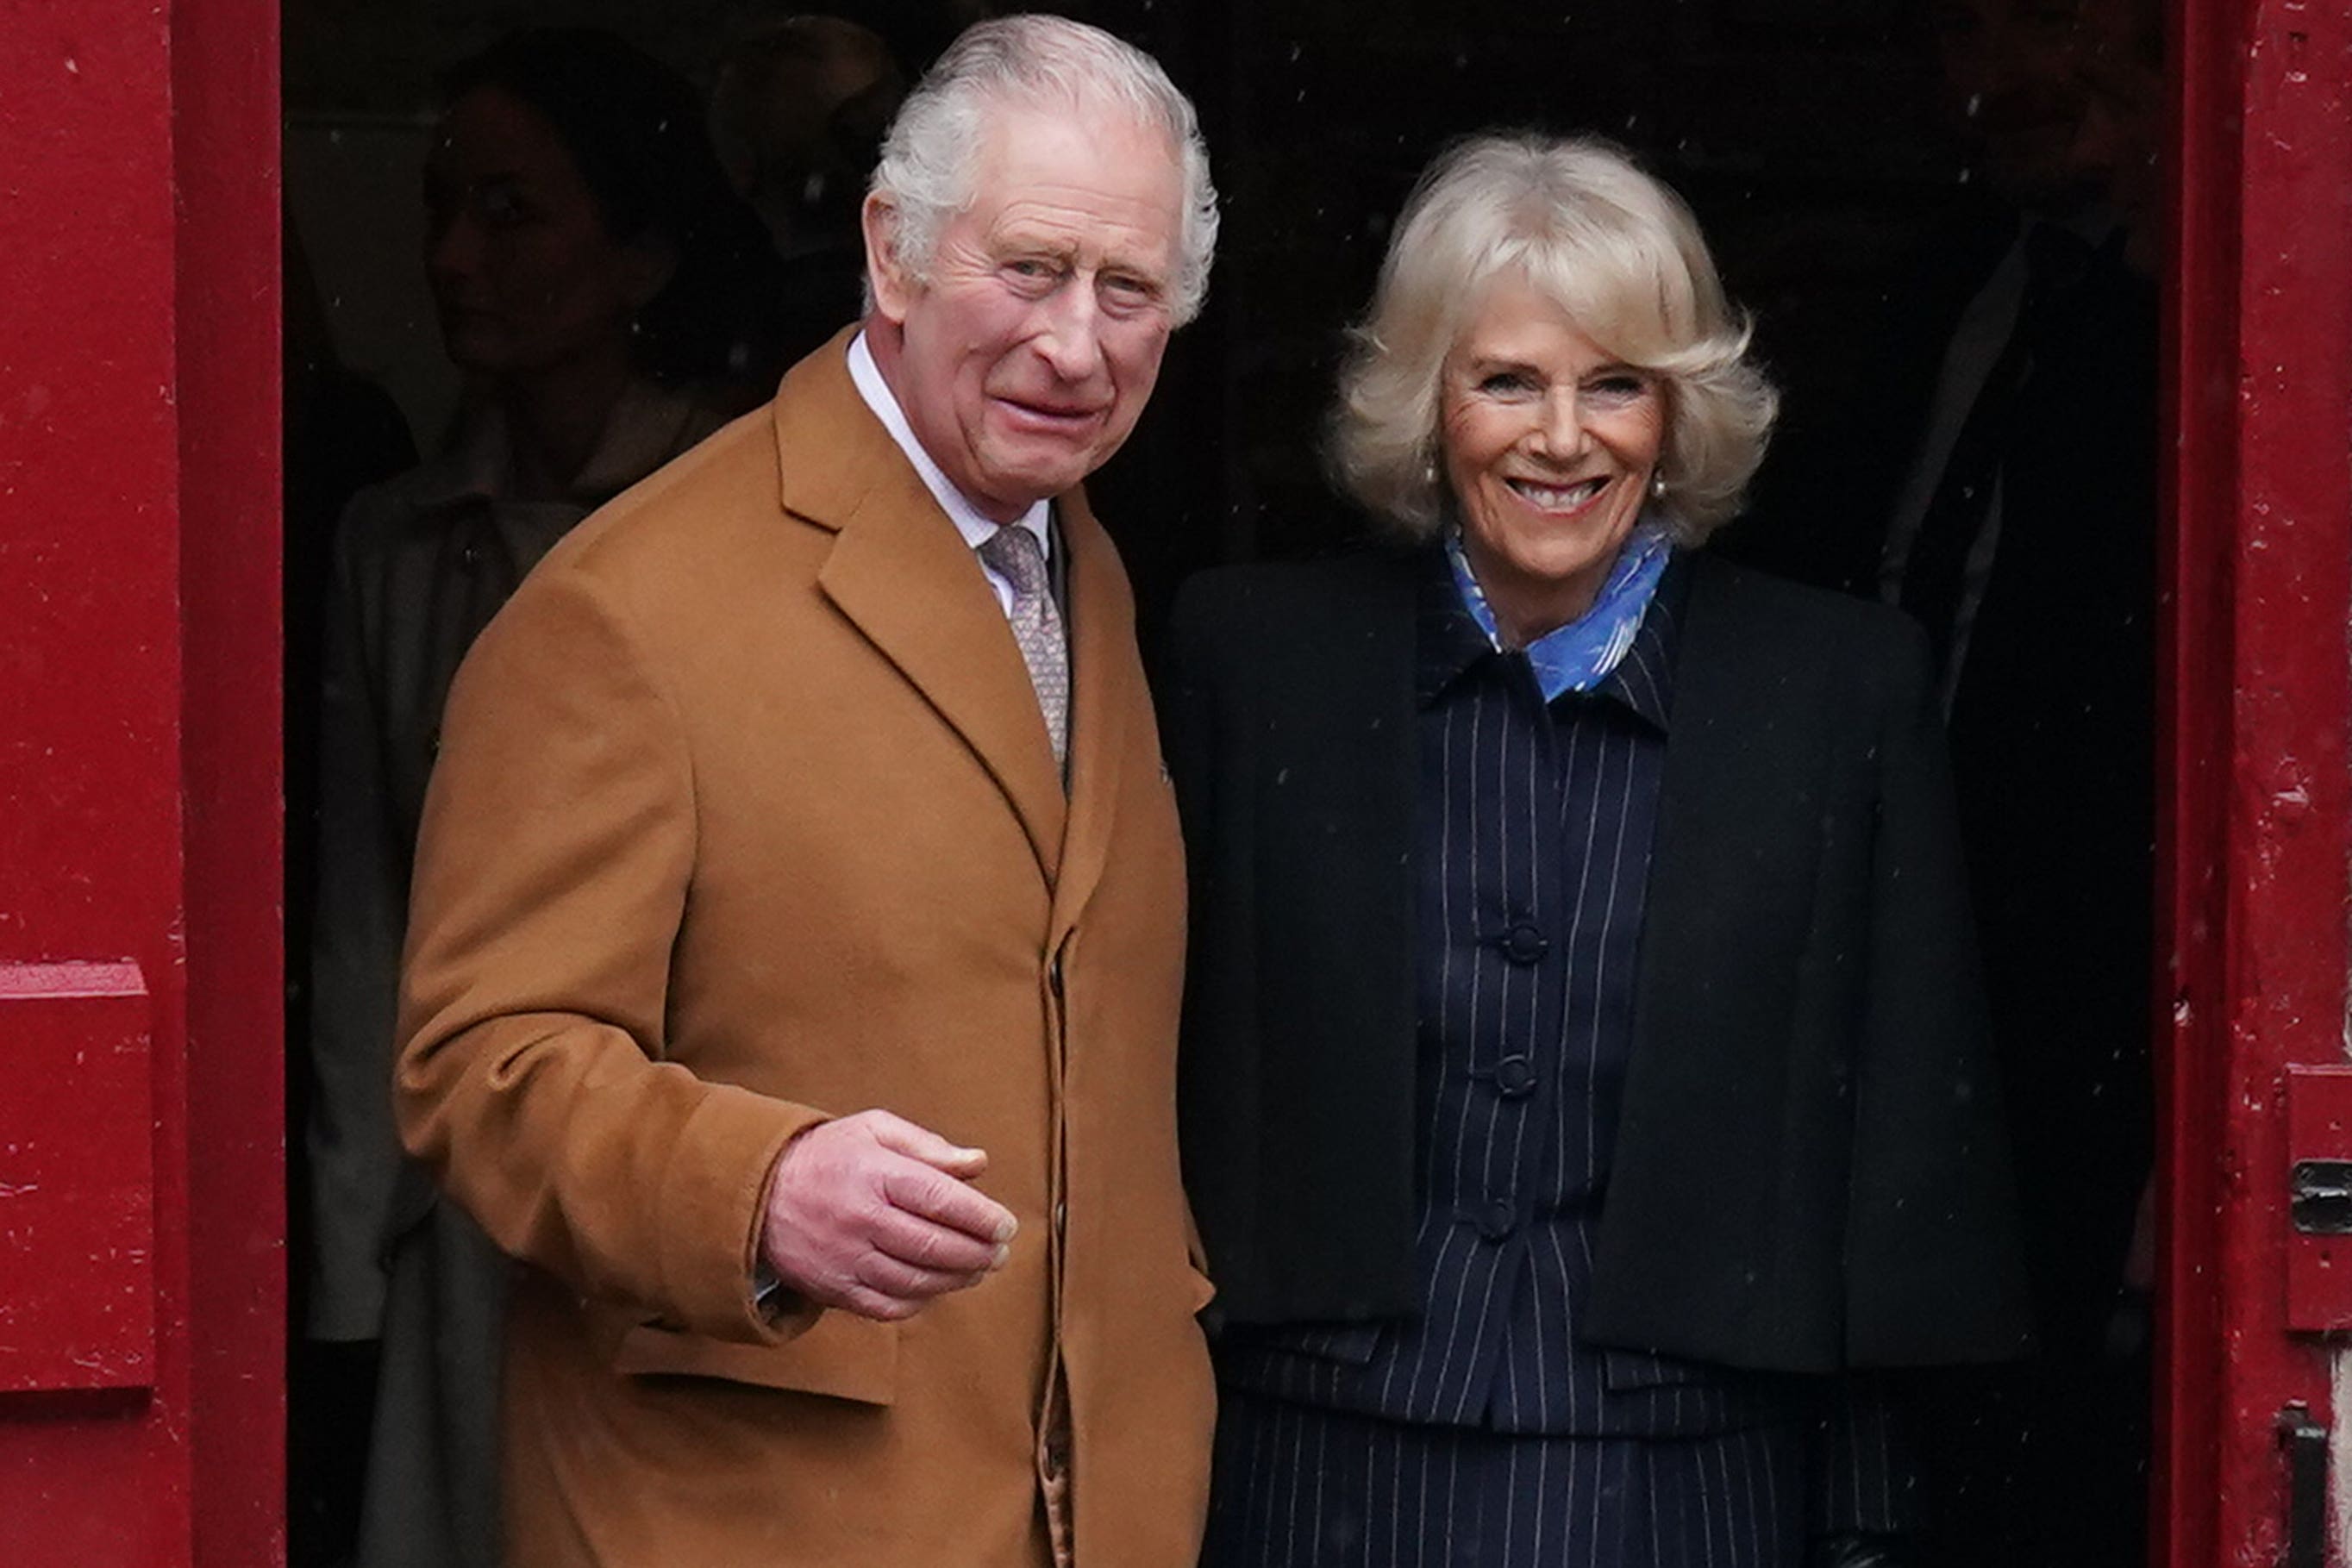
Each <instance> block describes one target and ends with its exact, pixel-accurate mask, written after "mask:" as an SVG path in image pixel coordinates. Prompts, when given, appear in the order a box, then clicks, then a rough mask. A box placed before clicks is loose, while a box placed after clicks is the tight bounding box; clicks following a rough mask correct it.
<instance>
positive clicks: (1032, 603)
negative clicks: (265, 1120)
mask: <svg viewBox="0 0 2352 1568" xmlns="http://www.w3.org/2000/svg"><path fill="white" fill-rule="evenodd" d="M980 559H982V560H984V561H986V562H987V563H988V565H989V567H990V569H991V570H993V571H994V572H995V573H996V575H997V576H999V577H1001V578H1003V579H1004V580H1005V581H1007V582H1009V583H1011V584H1012V585H1013V614H1012V616H1011V620H1012V622H1013V641H1014V642H1016V643H1020V644H1021V659H1022V662H1023V663H1024V664H1027V665H1028V666H1029V684H1030V685H1034V686H1035V687H1036V688H1037V706H1039V707H1040V708H1042V709H1044V710H1045V734H1046V736H1047V737H1048V738H1050V739H1051V740H1052V741H1053V743H1054V760H1055V761H1056V762H1060V761H1062V760H1064V759H1065V758H1066V757H1067V756H1068V754H1069V749H1070V649H1069V644H1068V643H1067V642H1066V641H1065V640H1064V638H1063V635H1062V612H1061V611H1060V609H1059V608H1058V607H1056V606H1055V603H1054V595H1053V592H1052V590H1051V588H1050V587H1049V585H1048V584H1047V582H1046V580H1045V547H1044V546H1043V545H1041V544H1039V543H1038V542H1037V536H1036V535H1035V534H1034V533H1033V532H1031V531H1030V530H1029V529H1027V528H1023V527H1022V526H1021V525H1020V524H1019V523H1006V524H1005V525H1003V527H1001V528H998V529H997V530H996V531H995V532H994V533H992V534H991V535H989V536H988V538H985V539H983V540H982V541H981V546H980Z"/></svg>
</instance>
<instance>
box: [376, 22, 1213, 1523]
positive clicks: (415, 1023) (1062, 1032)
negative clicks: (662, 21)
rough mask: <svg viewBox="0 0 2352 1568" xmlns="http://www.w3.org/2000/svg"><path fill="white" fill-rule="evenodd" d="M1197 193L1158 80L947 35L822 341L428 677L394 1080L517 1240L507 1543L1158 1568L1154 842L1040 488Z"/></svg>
mask: <svg viewBox="0 0 2352 1568" xmlns="http://www.w3.org/2000/svg"><path fill="white" fill-rule="evenodd" d="M1215 200H1216V197H1215V193H1214V191H1213V189H1212V188H1211V186H1210V183H1209V173H1208V159H1207V153H1206V151H1205V149H1204V148H1203V147H1202V142H1201V139H1200V133H1199V130H1198V127H1197V123H1196V121H1195V119H1194V116H1193V112H1192V105H1191V104H1190V103H1189V102H1188V101H1187V100H1186V99H1184V97H1183V96H1182V95H1181V93H1180V92H1178V91H1177V89H1175V87H1174V86H1173V85H1172V84H1171V82H1170V81H1169V79H1168V78H1167V76H1166V74H1165V73H1163V72H1162V71H1161V70H1160V68H1159V67H1158V66H1157V65H1156V64H1154V63H1153V62H1152V61H1151V60H1150V58H1149V57H1146V56H1144V55H1142V54H1141V53H1139V52H1138V51H1137V50H1135V49H1133V48H1131V47H1129V46H1128V45H1126V44H1123V43H1121V42H1119V41H1118V40H1117V39H1116V38H1113V37H1110V36H1109V35H1108V34H1106V33H1103V32H1100V31H1098V30H1097V29H1096V28H1093V27H1089V26H1084V25H1082V24H1079V23H1076V22H1071V21H1066V20H1063V19H1060V18H1056V17H1050V16H1018V17H1006V18H1002V19H999V20H995V21H991V22H986V23H982V24H981V25H980V26H976V27H974V28H972V29H971V30H970V31H969V32H967V33H965V34H964V35H963V36H962V37H961V38H960V39H959V40H958V41H957V42H956V43H955V44H954V45H953V46H952V47H950V49H949V50H948V51H947V53H946V54H944V55H943V56H942V57H940V60H939V61H938V63H937V64H936V65H935V66H934V67H933V68H932V69H931V71H930V72H929V73H928V74H927V75H926V76H925V78H923V80H922V81H921V83H920V84H919V85H918V87H917V88H916V89H915V91H914V92H913V93H912V94H911V95H910V96H909V97H908V99H907V102H906V105H905V107H904V108H903V109H902V110H900V112H899V115H898V120H896V121H895V122H894V124H893V125H892V128H891V130H890V132H889V135H888V137H887V141H886V142H885V145H884V151H883V156H882V160H881V162H880V165H879V166H878V168H877V172H876V174H875V178H874V185H873V189H872V191H871V192H870V193H868V195H867V197H866V205H865V209H864V233H865V239H866V263H867V271H868V277H869V280H870V283H871V289H872V295H873V308H872V309H871V310H870V311H868V312H867V313H866V317H865V319H864V321H863V322H862V324H860V325H858V326H857V327H856V328H855V329H849V330H845V331H844V332H843V333H842V334H841V335H839V336H838V337H836V338H835V340H833V341H832V342H830V343H828V344H827V345H825V346H824V348H822V349H820V350H818V351H817V352H816V353H815V354H814V355H812V356H811V357H809V358H808V359H806V360H803V361H801V362H800V364H799V365H797V366H796V367H795V368H794V369H793V371H791V372H790V373H788V374H787V375H786V377H785V378H784V381H783V383H782V387H781V388H780V389H779V390H778V392H777V394H776V399H775V402H773V403H772V404H771V405H770V406H769V407H768V408H766V409H764V410H761V411H760V412H759V413H755V414H754V415H752V416H751V417H750V418H748V419H744V420H740V421H738V422H737V423H735V424H733V425H731V426H730V427H729V428H728V429H727V430H726V431H724V432H722V433H720V434H719V435H718V436H716V437H714V438H713V439H712V440H710V441H709V442H708V443H706V444H704V445H703V446H702V447H701V448H700V449H699V450H698V451H697V452H695V453H694V454H693V455H691V456H690V457H688V458H687V459H686V460H685V461H684V462H682V463H679V464H677V465H674V466H672V467H671V468H669V469H668V470H667V471H665V472H664V473H662V474H660V475H657V476H655V477H654V478H653V479H652V480H651V481H649V482H647V483H646V484H644V485H641V486H637V487H636V488H635V489H634V490H632V491H631V492H629V493H628V494H627V495H625V496H624V497H621V498H620V499H618V500H617V501H615V502H614V503H613V504H612V505H611V506H609V507H605V508H604V510H603V511H602V512H600V513H599V514H598V515H597V516H596V517H593V518H592V519H591V520H590V521H589V522H587V523H586V524H585V525H583V527H582V528H579V529H578V530H577V531H575V532H574V533H573V534H572V536H571V537H570V538H566V539H565V540H564V541H563V542H562V544H561V545H560V546H558V547H557V548H556V549H555V550H554V551H553V552H552V553H551V555H550V556H549V557H548V559H546V560H545V561H544V562H542V563H541V566H540V568H539V570H537V571H535V572H533V573H532V574H531V576H530V580H528V581H526V582H525V583H524V584H523V585H522V588H521V589H520V591H519V592H517V593H516V595H515V597H514V598H513V600H512V601H510V602H509V604H508V605H507V607H506V609H505V610H504V611H503V612H500V614H499V618H498V620H497V622H495V623H494V624H492V626H491V627H490V628H489V630H488V632H485V633H484V635H483V637H482V639H481V641H480V642H479V643H478V644H477V645H476V646H475V648H474V650H473V652H472V653H471V654H469V655H468V657H467V661H466V666H465V669H464V670H463V671H462V672H461V673H460V674H459V676H458V679H457V686H456V689H455V691H454V693H453V695H452V696H451V699H450V704H449V713H448V718H447V722H446V725H445V726H444V728H443V731H442V745H441V754H440V760H439V764H438V766H437V767H436V769H435V772H434V776H433V784H432V790H431V794H430V798H429V799H428V800H427V802H426V806H425V822H424V829H423V832H422V834H421V836H420V839H419V847H418V852H417V873H416V879H415V897H414V901H413V904H412V910H413V914H412V922H411V936H410V943H409V951H408V956H407V962H406V966H405V972H404V977H403V984H402V990H403V1005H402V1025H401V1034H402V1036H403V1040H404V1044H403V1047H402V1051H401V1055H400V1060H399V1063H398V1070H397V1071H398V1077H397V1086H396V1091H395V1099H396V1102H397V1105H398V1110H399V1115H400V1123H401V1132H402V1135H403V1138H404V1141H405V1143H406V1145H407V1146H408V1147H409V1149H411V1150H412V1151H413V1152H414V1153H415V1154H416V1155H417V1156H418V1157H419V1158H420V1159H422V1160H424V1161H425V1162H426V1163H427V1164H429V1165H430V1166H432V1167H433V1169H434V1170H435V1172H436V1175H437V1176H439V1178H440V1180H441V1181H442V1182H443V1183H444V1184H445V1186H446V1190H447V1192H448V1193H449V1195H450V1196H451V1197H452V1198H453V1199H454V1200H455V1201H456V1202H457V1203H458V1204H461V1205H463V1206H464V1207H466V1208H467V1209H468V1210H470V1211H471V1212H472V1213H473V1214H474V1215H475V1216H476V1217H477V1218H478V1219H480V1220H481V1222H482V1223H483V1226H484V1228H486V1229H487V1230H488V1232H489V1233H490V1234H491V1235H492V1236H493V1237H495V1238H496V1239H497V1241H498V1243H499V1246H500V1247H501V1248H502V1249H505V1250H506V1251H507V1252H509V1253H510V1254H511V1255H513V1256H514V1257H515V1258H516V1259H517V1260H519V1267H518V1268H517V1270H516V1280H517V1281H518V1282H517V1286H516V1291H515V1298H514V1307H513V1311H512V1312H511V1313H510V1314H509V1320H508V1332H507V1337H506V1352H507V1364H506V1378H505V1385H504V1397H503V1426H502V1431H503V1435H504V1438H505V1446H504V1485H505V1493H504V1495H505V1503H506V1527H505V1528H506V1545H507V1552H508V1560H509V1561H510V1562H513V1563H528V1564H530V1568H587V1565H590V1564H594V1565H596V1568H656V1565H667V1564H676V1565H677V1568H737V1565H739V1564H740V1565H745V1568H749V1565H751V1564H763V1565H768V1568H845V1565H848V1564H856V1568H942V1565H948V1564H952V1565H954V1568H1046V1565H1047V1564H1049V1563H1051V1564H1062V1565H1067V1564H1071V1563H1080V1562H1083V1563H1086V1564H1088V1565H1090V1568H1193V1563H1194V1558H1195V1554H1196V1551H1197V1547H1198V1544H1199V1540H1200V1529H1201V1519H1202V1507H1203V1504H1204V1500H1205V1496H1206V1487H1207V1469H1208V1457H1209V1442H1210V1437H1211V1430H1212V1426H1213V1408H1212V1406H1213V1389H1212V1385H1211V1381H1210V1376H1209V1365H1208V1354H1207V1347H1206V1345H1205V1344H1204V1343H1203V1341H1202V1333H1201V1329H1200V1325H1199V1324H1198V1323H1197V1322H1195V1320H1194V1315H1193V1314H1194V1312H1195V1311H1196V1310H1197V1309H1198V1308H1199V1307H1200V1306H1201V1305H1202V1303H1203V1302H1204V1301H1206V1300H1207V1298H1208V1294H1209V1289H1208V1283H1207V1281H1206V1280H1205V1279H1204V1278H1202V1275H1201V1274H1200V1272H1199V1271H1198V1270H1197V1269H1196V1267H1195V1266H1194V1265H1193V1262H1192V1258H1191V1255H1190V1252H1189V1249H1188V1246H1187V1239H1188V1233H1187V1226H1186V1223H1185V1210H1184V1197H1183V1191H1182V1187H1181V1184H1180V1182H1179V1180H1178V1173H1177V1160H1176V1126H1175V1122H1176V1105H1175V1097H1176V1083H1175V1076H1176V1062H1175V1057H1176V1009H1177V1001H1178V998H1179V994H1180V991H1181V981H1182V950H1183V915H1182V909H1183V862H1182V852H1181V844H1180V842H1179V839H1178V834H1177V825H1176V812H1175V807H1174V803H1173V801H1172V800H1171V798H1170V795H1169V790H1168V785H1167V776H1166V773H1165V771H1164V770H1163V769H1162V768H1161V767H1160V757H1159V752H1158V748H1157V747H1156V746H1155V744H1154V736H1153V731H1152V712H1151V706H1150V695H1149V693H1148V691H1147V690H1146V688H1145V686H1144V683H1143V674H1142V669H1141V664H1140V662H1139V658H1138V656H1137V653H1136V649H1135V643H1134V633H1133V630H1132V628H1133V606H1132V603H1131V601H1130V600H1129V593H1128V589H1127V583H1126V580H1125V577H1124V574H1123V573H1122V571H1121V570H1120V568H1119V565H1118V558H1117V555H1116V553H1115V552H1114V551H1113V549H1112V548H1111V545H1110V542H1109V538H1108V536H1107V535H1106V534H1105V533H1104V532H1103V531H1102V529H1101V528H1100V527H1099V526H1098V525H1097V523H1096V522H1095V520H1094V518H1093V517H1091V515H1090V514H1089V513H1088V511H1087V507H1086V503H1085V500H1084V497H1083V495H1082V493H1081V490H1080V486H1081V484H1082V482H1083V481H1084V480H1085V479H1086V477H1087V476H1088V475H1089V474H1091V473H1093V472H1094V471H1095V470H1096V469H1097V467H1098V466H1099V465H1101V464H1102V463H1103V462H1104V461H1105V460H1106V459H1108V457H1109V456H1110V455H1112V454H1113V453H1114V452H1116V451H1117V450H1118V447H1119V446H1120V444H1122V443H1123V442H1124V441H1125V440H1126V439H1127V437H1128V434H1129V432H1130V431H1132V430H1133V428H1134V426H1135V422H1136V419H1137V417H1138V415H1139V414H1140V413H1141V412H1142V410H1143V407H1144V404H1145V402H1147V400H1148V399H1149V398H1150V394H1151V391H1152V388H1153V386H1154V385H1155V384H1156V382H1157V380H1158V376H1159V371H1160V361H1161V357H1162V355H1163V353H1164V351H1165V350H1166V347H1167V343H1168V340H1169V336H1170V334H1171V332H1172V331H1173V330H1174V329H1176V328H1177V327H1179V326H1181V324H1182V323H1184V322H1185V321H1187V320H1189V319H1192V316H1193V315H1194V313H1195V312H1196V311H1197V310H1198V309H1199V307H1200V304H1201V300H1202V294H1203V292H1204V290H1205V288H1206V287H1207V277H1208V269H1209V262H1210V256H1211V252H1212V249H1213V245H1214V240H1215V235H1216V226H1217V214H1216V206H1215Z"/></svg>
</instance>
